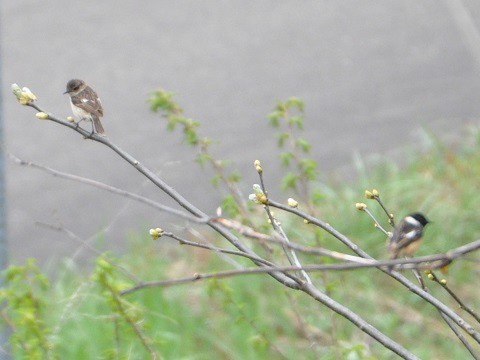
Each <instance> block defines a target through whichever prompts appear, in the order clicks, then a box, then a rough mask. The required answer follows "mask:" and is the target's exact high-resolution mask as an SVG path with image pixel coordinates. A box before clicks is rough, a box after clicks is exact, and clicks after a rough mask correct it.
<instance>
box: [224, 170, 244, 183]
mask: <svg viewBox="0 0 480 360" xmlns="http://www.w3.org/2000/svg"><path fill="white" fill-rule="evenodd" d="M241 178H242V177H241V175H240V173H239V172H238V170H235V171H233V172H232V173H231V174H230V175H228V178H227V179H228V181H230V182H232V183H238V182H239V181H240V179H241Z"/></svg>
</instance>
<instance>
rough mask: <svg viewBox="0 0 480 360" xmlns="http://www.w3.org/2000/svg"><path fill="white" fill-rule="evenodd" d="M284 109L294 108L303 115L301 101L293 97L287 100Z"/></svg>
mask: <svg viewBox="0 0 480 360" xmlns="http://www.w3.org/2000/svg"><path fill="white" fill-rule="evenodd" d="M285 107H286V108H287V109H293V108H296V109H297V110H298V111H300V112H302V113H303V110H304V107H305V105H304V103H303V101H302V99H300V98H298V97H295V96H293V97H291V98H289V99H288V100H287V101H286V102H285Z"/></svg>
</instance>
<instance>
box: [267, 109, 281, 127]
mask: <svg viewBox="0 0 480 360" xmlns="http://www.w3.org/2000/svg"><path fill="white" fill-rule="evenodd" d="M267 119H268V123H269V124H270V126H272V127H274V128H278V126H279V125H280V112H278V111H273V112H271V113H270V114H268V115H267Z"/></svg>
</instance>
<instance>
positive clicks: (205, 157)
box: [196, 153, 212, 167]
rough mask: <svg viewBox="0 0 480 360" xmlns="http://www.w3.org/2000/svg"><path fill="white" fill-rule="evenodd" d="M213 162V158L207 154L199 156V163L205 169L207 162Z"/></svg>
mask: <svg viewBox="0 0 480 360" xmlns="http://www.w3.org/2000/svg"><path fill="white" fill-rule="evenodd" d="M211 160H212V157H211V156H210V155H209V154H207V153H202V154H199V155H198V156H197V159H196V161H197V163H198V164H199V165H200V166H201V167H204V166H205V164H206V163H207V162H210V161H211Z"/></svg>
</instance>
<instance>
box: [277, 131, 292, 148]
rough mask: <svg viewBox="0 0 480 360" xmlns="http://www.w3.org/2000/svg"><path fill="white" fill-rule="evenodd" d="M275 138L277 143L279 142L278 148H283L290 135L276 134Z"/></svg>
mask: <svg viewBox="0 0 480 360" xmlns="http://www.w3.org/2000/svg"><path fill="white" fill-rule="evenodd" d="M275 137H276V138H277V141H278V147H280V148H281V147H283V145H284V144H285V141H287V139H288V138H289V135H288V134H287V133H284V132H283V133H277V134H275Z"/></svg>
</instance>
